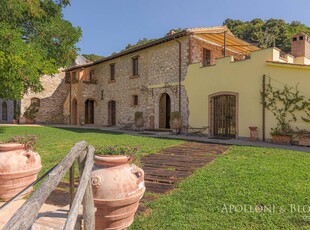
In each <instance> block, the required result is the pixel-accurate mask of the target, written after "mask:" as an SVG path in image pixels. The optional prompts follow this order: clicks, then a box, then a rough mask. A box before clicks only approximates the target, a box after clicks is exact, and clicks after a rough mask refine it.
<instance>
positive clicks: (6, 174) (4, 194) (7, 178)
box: [0, 143, 42, 201]
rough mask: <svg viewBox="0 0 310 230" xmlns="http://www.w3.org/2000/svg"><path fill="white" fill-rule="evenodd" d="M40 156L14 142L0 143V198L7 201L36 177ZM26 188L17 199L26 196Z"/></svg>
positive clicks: (39, 166) (39, 165) (29, 190)
mask: <svg viewBox="0 0 310 230" xmlns="http://www.w3.org/2000/svg"><path fill="white" fill-rule="evenodd" d="M41 167H42V165H41V158H40V156H39V154H37V153H36V152H33V151H31V150H25V148H24V146H23V145H21V144H16V143H0V199H2V200H4V201H8V200H9V199H11V198H12V197H13V196H15V195H16V194H17V193H19V192H20V191H21V190H23V189H24V188H26V187H27V186H28V185H30V184H31V183H32V182H34V181H35V180H36V179H37V176H38V172H39V171H40V169H41ZM31 191H32V188H31V189H28V190H27V191H26V192H25V193H23V194H22V196H20V197H19V199H21V198H23V197H25V196H27V195H28V194H29V193H30V192H31Z"/></svg>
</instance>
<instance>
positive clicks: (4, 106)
mask: <svg viewBox="0 0 310 230" xmlns="http://www.w3.org/2000/svg"><path fill="white" fill-rule="evenodd" d="M2 120H3V121H7V120H8V106H7V104H6V102H3V103H2Z"/></svg>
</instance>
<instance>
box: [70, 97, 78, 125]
mask: <svg viewBox="0 0 310 230" xmlns="http://www.w3.org/2000/svg"><path fill="white" fill-rule="evenodd" d="M71 124H72V125H77V101H76V99H73V101H72V110H71Z"/></svg>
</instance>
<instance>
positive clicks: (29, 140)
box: [7, 135, 38, 150]
mask: <svg viewBox="0 0 310 230" xmlns="http://www.w3.org/2000/svg"><path fill="white" fill-rule="evenodd" d="M37 141H38V138H37V136H36V135H26V136H14V137H11V138H9V139H8V141H7V142H9V143H19V144H22V145H23V146H24V147H25V149H26V150H35V149H36V144H37Z"/></svg>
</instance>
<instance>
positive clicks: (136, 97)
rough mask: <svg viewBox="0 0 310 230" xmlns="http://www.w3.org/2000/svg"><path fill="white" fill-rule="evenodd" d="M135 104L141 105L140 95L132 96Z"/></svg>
mask: <svg viewBox="0 0 310 230" xmlns="http://www.w3.org/2000/svg"><path fill="white" fill-rule="evenodd" d="M132 101H133V105H139V97H138V95H133V96H132Z"/></svg>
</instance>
